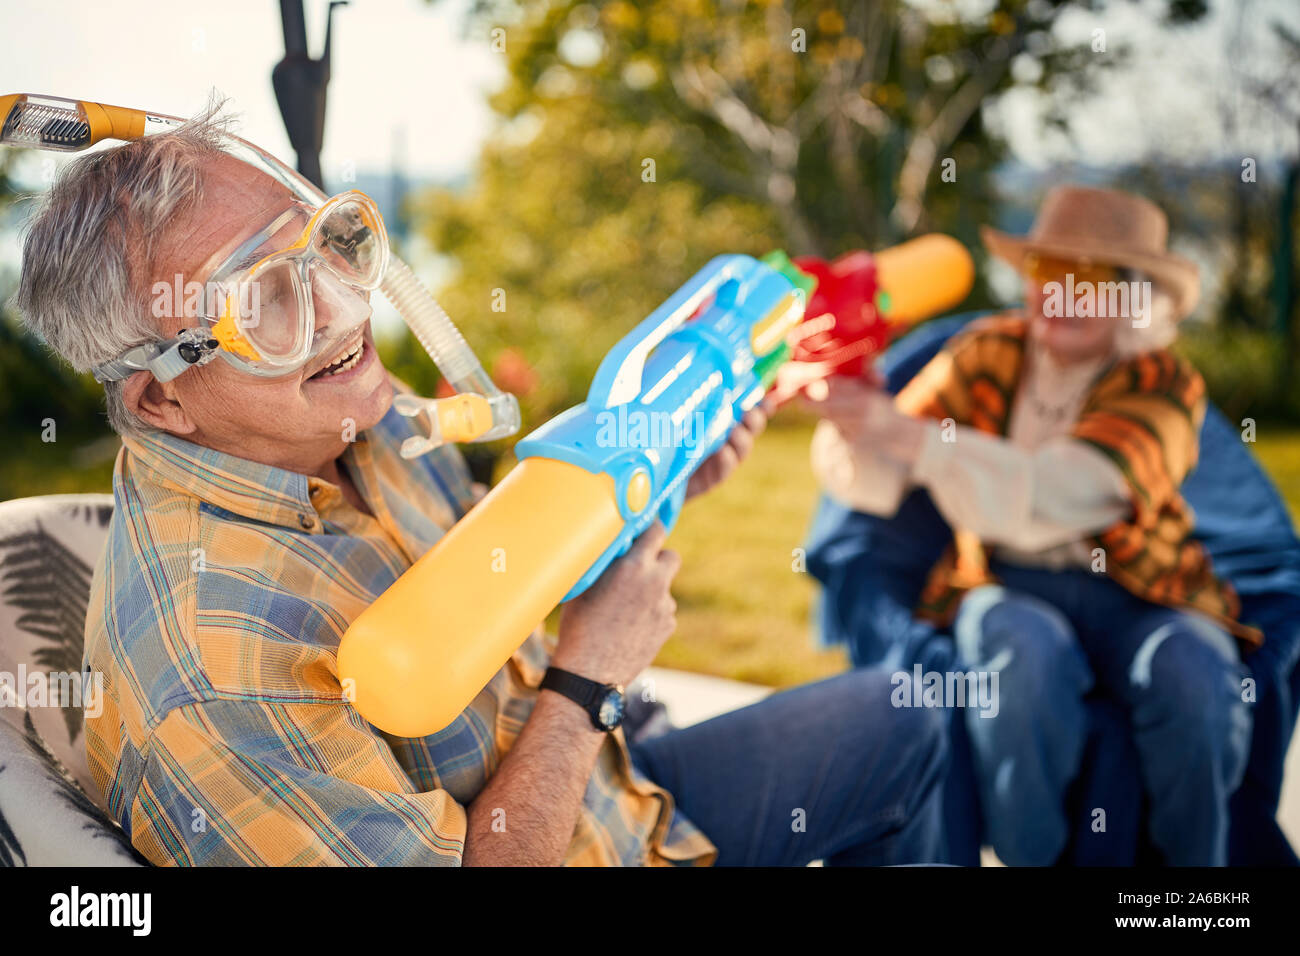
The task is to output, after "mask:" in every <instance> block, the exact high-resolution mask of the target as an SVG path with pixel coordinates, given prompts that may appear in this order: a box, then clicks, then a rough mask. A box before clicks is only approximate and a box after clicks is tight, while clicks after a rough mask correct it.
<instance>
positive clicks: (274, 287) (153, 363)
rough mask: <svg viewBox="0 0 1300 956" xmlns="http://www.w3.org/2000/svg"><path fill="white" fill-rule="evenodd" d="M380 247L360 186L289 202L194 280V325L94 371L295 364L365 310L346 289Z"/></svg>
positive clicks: (359, 288)
mask: <svg viewBox="0 0 1300 956" xmlns="http://www.w3.org/2000/svg"><path fill="white" fill-rule="evenodd" d="M298 224H304V225H301V228H300V230H299V231H298V232H297V233H288V235H289V236H290V237H291V238H290V239H289V241H288V243H287V244H285V235H286V231H287V230H290V229H293V228H294V227H295V225H298ZM388 256H389V251H388V234H387V232H386V231H385V229H384V221H383V218H382V217H381V216H380V214H379V210H378V209H377V208H376V207H375V204H374V202H372V201H371V199H370V198H369V197H368V196H366V195H365V194H364V193H361V192H357V191H355V190H353V191H350V192H345V193H341V194H340V195H338V196H335V197H334V198H333V199H330V200H328V201H327V202H326V203H325V204H324V205H322V206H320V207H319V208H316V209H314V208H313V207H312V205H311V204H309V203H306V202H303V201H294V202H293V203H292V204H291V205H290V206H289V208H287V209H285V210H284V211H283V212H282V213H280V214H278V215H277V216H275V217H274V218H273V219H272V220H271V221H270V222H269V223H267V224H266V225H265V226H263V227H262V228H261V229H259V230H258V231H257V232H255V233H254V234H253V235H252V236H250V237H249V238H248V239H246V240H245V241H244V242H242V243H240V245H239V246H238V247H237V248H236V249H235V250H234V251H233V252H231V253H230V254H229V255H228V256H227V257H226V258H225V260H224V261H223V262H222V263H221V264H220V265H218V266H217V267H216V269H215V270H213V272H212V274H211V275H210V277H209V278H208V280H207V282H206V283H204V284H203V286H202V287H196V292H197V295H196V298H199V299H201V301H202V306H201V312H200V314H199V315H197V316H195V317H197V318H201V319H202V320H203V321H204V323H205V325H204V326H203V327H199V328H190V329H185V330H184V331H182V332H181V333H180V334H179V335H178V336H176V337H175V338H173V339H171V340H169V341H165V342H157V343H146V344H145V345H139V346H136V347H135V348H132V349H130V350H129V351H127V352H126V353H125V354H123V355H121V356H119V357H118V358H117V359H116V360H114V361H112V362H106V363H104V364H103V365H100V366H97V367H96V368H95V369H94V374H95V377H96V378H97V379H98V380H99V381H101V382H103V381H117V380H120V379H124V378H127V377H129V376H131V375H133V374H134V373H135V372H138V371H143V370H147V371H149V372H151V373H153V376H154V377H155V378H157V379H158V380H159V381H164V382H165V381H168V380H170V379H172V378H175V377H176V376H177V375H179V374H180V373H181V372H183V371H185V370H186V369H187V368H190V367H192V366H195V365H204V364H206V363H207V362H209V361H211V360H212V359H213V358H215V357H216V356H217V355H220V356H221V357H222V358H223V359H225V360H226V361H227V362H229V363H230V364H231V365H234V366H235V367H236V368H238V369H239V370H240V371H243V372H247V373H249V374H252V375H259V376H262V377H266V378H271V377H276V376H281V375H287V374H290V373H292V372H296V371H298V370H299V369H301V368H302V367H303V366H304V365H307V364H308V363H310V362H312V361H313V360H314V359H316V358H318V357H320V356H321V355H322V354H326V353H327V351H328V350H329V349H331V348H333V347H335V346H337V345H340V344H341V343H342V342H343V340H344V339H346V338H347V337H348V336H350V335H351V334H352V333H353V332H354V331H355V330H356V329H357V328H359V327H360V326H361V325H362V324H363V323H364V322H365V320H366V318H367V317H368V316H369V310H368V309H365V310H362V309H358V308H356V307H355V305H351V306H350V305H349V303H348V302H347V296H348V295H349V292H352V293H361V294H367V293H369V292H372V291H374V290H375V289H377V288H379V285H380V283H381V281H382V280H383V276H384V270H385V269H386V268H387V266H388ZM168 291H169V292H170V290H168ZM180 296H181V293H180V292H179V290H178V298H180ZM318 300H320V301H321V302H322V304H325V305H327V307H328V313H329V316H330V318H329V321H328V322H326V323H320V322H319V321H318V319H317V314H316V310H317V301H318ZM184 301H185V302H186V303H187V304H188V303H189V302H190V301H191V299H190V297H189V296H185V299H184Z"/></svg>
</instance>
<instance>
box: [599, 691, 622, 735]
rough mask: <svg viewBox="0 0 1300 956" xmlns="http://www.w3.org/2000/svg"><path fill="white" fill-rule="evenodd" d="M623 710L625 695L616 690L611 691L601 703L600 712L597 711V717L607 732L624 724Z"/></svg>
mask: <svg viewBox="0 0 1300 956" xmlns="http://www.w3.org/2000/svg"><path fill="white" fill-rule="evenodd" d="M623 710H624V704H623V695H622V694H620V693H619V692H618V691H616V690H611V691H610V692H609V693H607V694H606V695H605V699H604V700H602V701H601V702H600V710H598V711H597V713H596V717H597V719H598V720H599V721H600V723H601V726H603V727H604V728H605V729H606V730H613V729H614V728H615V727H617V726H618V725H619V724H621V723H622V722H623Z"/></svg>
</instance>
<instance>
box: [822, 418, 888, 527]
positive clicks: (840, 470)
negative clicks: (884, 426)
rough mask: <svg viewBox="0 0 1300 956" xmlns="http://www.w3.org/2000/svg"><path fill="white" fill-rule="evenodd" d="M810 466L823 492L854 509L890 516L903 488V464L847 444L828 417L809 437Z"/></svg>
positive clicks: (873, 451) (870, 449)
mask: <svg viewBox="0 0 1300 956" xmlns="http://www.w3.org/2000/svg"><path fill="white" fill-rule="evenodd" d="M811 455H812V470H813V474H814V475H815V476H816V477H817V481H818V482H819V483H820V484H821V486H822V488H824V489H825V490H826V493H827V494H828V495H830V496H831V497H832V498H834V499H835V500H836V501H838V502H840V504H843V505H847V506H848V507H850V508H852V509H853V510H855V511H865V512H867V513H868V514H875V515H881V516H882V517H886V518H889V517H893V515H894V512H896V511H897V510H898V506H899V504H901V503H902V500H903V493H904V492H905V491H906V490H907V486H908V475H907V471H908V469H907V466H906V465H902V464H900V463H899V462H896V461H894V460H893V459H892V458H887V457H886V456H884V455H881V454H878V453H877V452H876V451H875V450H874V449H872V448H863V447H859V446H855V445H853V444H851V443H850V442H849V441H848V440H847V439H845V438H844V436H843V435H842V434H840V430H839V429H838V428H836V427H835V426H834V425H833V424H832V423H830V422H828V421H825V420H823V421H821V422H818V423H817V427H816V428H815V429H814V430H813V438H812V448H811Z"/></svg>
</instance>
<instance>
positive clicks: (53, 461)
mask: <svg viewBox="0 0 1300 956" xmlns="http://www.w3.org/2000/svg"><path fill="white" fill-rule="evenodd" d="M16 155H17V154H16V153H15V152H14V151H11V150H0V222H3V221H4V220H5V216H6V214H7V213H8V212H9V211H10V207H11V206H12V205H13V203H14V202H15V201H16V200H17V198H18V193H17V191H16V190H15V188H14V186H13V183H12V181H11V180H10V178H9V172H10V169H11V168H12V165H13V162H14V158H15V157H16ZM16 287H17V276H16V275H13V274H12V271H11V270H10V271H4V272H0V423H2V426H3V429H4V433H3V434H4V439H5V454H4V455H3V456H0V501H3V500H5V499H7V498H14V497H19V496H23V495H32V494H51V493H56V492H72V491H107V490H108V489H109V485H110V482H111V476H112V461H113V455H114V453H115V451H116V447H117V441H116V438H115V437H114V436H113V434H112V432H111V431H110V430H109V428H108V423H107V420H106V418H105V416H104V395H103V390H102V389H101V388H100V387H99V385H98V383H96V382H95V380H94V379H93V378H92V377H91V376H89V375H77V374H75V373H73V372H72V370H71V369H69V368H68V366H67V365H65V364H64V363H63V362H62V361H61V360H60V359H59V358H58V357H57V356H55V355H54V354H53V353H52V352H51V351H50V350H49V349H48V348H46V347H45V345H44V344H43V343H42V342H40V341H39V340H38V339H36V338H35V337H34V336H32V335H31V333H30V332H28V331H27V329H26V328H24V327H23V325H22V324H21V322H20V321H19V319H18V315H17V313H16V311H15V310H14V309H13V308H12V307H11V305H10V303H9V301H8V299H9V297H10V296H11V295H12V293H13V291H14V289H15V288H16ZM51 438H52V439H53V440H49V439H51Z"/></svg>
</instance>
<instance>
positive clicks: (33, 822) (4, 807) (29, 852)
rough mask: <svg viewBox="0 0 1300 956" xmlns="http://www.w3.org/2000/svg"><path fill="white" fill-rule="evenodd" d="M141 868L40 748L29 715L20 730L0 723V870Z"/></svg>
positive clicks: (120, 836) (104, 819) (122, 840)
mask: <svg viewBox="0 0 1300 956" xmlns="http://www.w3.org/2000/svg"><path fill="white" fill-rule="evenodd" d="M144 865H147V864H146V863H145V861H144V859H143V858H142V857H141V856H140V855H139V854H137V853H136V852H135V850H133V849H132V848H131V844H130V841H128V840H127V838H126V836H125V835H124V834H123V833H122V831H121V829H119V828H118V826H117V825H116V824H115V823H113V822H112V821H111V820H109V818H108V817H107V816H105V815H104V813H103V812H102V811H101V810H100V809H99V807H97V806H96V805H95V804H94V803H92V802H91V801H90V799H89V798H88V797H87V796H86V794H85V793H84V792H83V791H82V789H81V788H80V787H78V786H77V785H76V784H75V783H74V782H73V780H72V778H71V777H70V776H69V775H68V773H67V771H66V770H65V769H64V768H63V767H61V766H59V763H58V761H57V760H55V759H54V757H53V756H52V755H51V754H50V752H49V751H48V750H47V749H46V748H45V745H44V743H43V741H42V740H41V738H40V735H39V734H37V732H36V728H35V726H34V725H33V723H32V717H31V713H30V712H29V713H27V714H25V715H24V717H23V726H22V727H21V728H20V727H18V726H15V725H14V724H13V723H12V722H10V721H9V720H7V719H6V720H0V867H6V866H144Z"/></svg>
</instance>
